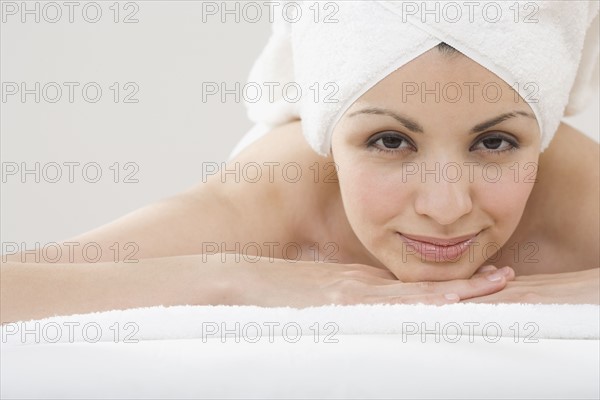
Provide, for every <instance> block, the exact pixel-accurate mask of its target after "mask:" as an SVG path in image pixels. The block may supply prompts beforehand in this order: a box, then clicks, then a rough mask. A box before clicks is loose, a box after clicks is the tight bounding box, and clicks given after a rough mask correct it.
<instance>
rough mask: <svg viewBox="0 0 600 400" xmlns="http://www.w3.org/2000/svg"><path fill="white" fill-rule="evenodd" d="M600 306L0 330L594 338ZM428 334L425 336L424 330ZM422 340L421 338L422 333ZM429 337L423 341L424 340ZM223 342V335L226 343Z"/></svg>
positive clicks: (162, 311) (460, 306) (282, 312)
mask: <svg viewBox="0 0 600 400" xmlns="http://www.w3.org/2000/svg"><path fill="white" fill-rule="evenodd" d="M599 331H600V306H598V305H588V304H578V305H566V304H562V305H559V304H553V305H548V304H544V305H543V304H475V303H470V304H467V303H457V304H448V305H444V306H433V305H422V304H415V305H385V304H377V305H366V304H365V305H354V306H333V305H332V306H322V307H308V308H302V309H296V308H289V307H274V308H265V307H255V306H176V307H148V308H139V309H129V310H122V311H120V310H115V311H109V312H102V313H91V314H82V315H72V316H64V317H53V318H46V319H43V320H39V321H27V322H15V323H10V324H6V325H4V326H2V329H1V332H0V333H1V335H2V343H3V344H6V345H18V344H34V343H55V342H56V343H68V342H96V341H119V342H123V341H125V342H130V341H138V340H148V339H188V338H201V339H203V340H209V339H222V338H223V335H225V334H226V332H229V334H228V336H229V339H228V340H234V339H233V338H232V337H235V336H236V335H237V339H238V340H242V339H241V337H242V336H250V337H253V338H254V337H256V336H259V337H261V338H263V339H266V338H269V337H272V336H282V335H288V336H294V337H295V336H296V335H298V334H299V333H300V332H302V334H303V335H308V336H309V337H310V336H313V335H315V334H319V335H332V336H335V335H338V334H339V335H343V334H401V335H403V337H406V338H407V339H408V338H413V339H414V338H422V339H427V340H435V336H436V335H437V336H438V341H439V340H445V341H449V340H457V339H456V338H457V337H458V339H459V340H463V341H469V340H472V339H474V336H484V338H485V339H486V340H488V339H489V340H491V341H493V340H497V338H500V337H509V338H513V339H514V340H515V341H518V342H535V341H537V340H538V339H598V338H600V332H599ZM427 332H429V333H427ZM423 335H424V336H423ZM427 335H429V336H427ZM225 339H227V338H225Z"/></svg>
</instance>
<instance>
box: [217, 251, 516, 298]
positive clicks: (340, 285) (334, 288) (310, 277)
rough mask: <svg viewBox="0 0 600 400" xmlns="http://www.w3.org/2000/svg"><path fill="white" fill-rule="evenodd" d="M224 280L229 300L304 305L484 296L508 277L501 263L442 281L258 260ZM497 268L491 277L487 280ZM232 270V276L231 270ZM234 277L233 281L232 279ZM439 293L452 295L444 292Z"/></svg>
mask: <svg viewBox="0 0 600 400" xmlns="http://www.w3.org/2000/svg"><path fill="white" fill-rule="evenodd" d="M238 267H239V268H235V269H236V271H242V272H241V275H240V276H239V277H237V276H236V277H235V281H236V282H232V281H230V286H232V287H230V293H231V296H228V298H229V300H230V303H231V304H245V305H259V306H264V307H277V306H291V307H309V306H319V305H329V304H339V305H350V304H376V303H391V304H415V303H423V304H434V305H442V304H449V303H456V302H458V301H460V300H461V299H469V298H473V297H478V296H485V295H490V294H492V293H496V292H498V291H500V290H502V289H503V288H504V287H505V286H506V283H507V281H509V280H510V279H513V278H514V271H513V270H512V269H511V268H509V267H505V268H502V269H501V270H497V269H496V267H493V266H485V267H482V268H480V269H479V270H478V271H477V272H476V273H475V274H474V275H473V276H472V277H471V278H469V279H462V280H453V281H444V282H414V283H413V282H411V283H405V282H400V281H399V280H398V279H397V278H396V277H395V276H394V275H393V274H392V273H391V272H390V271H389V270H384V269H380V268H376V267H372V266H368V265H363V264H334V263H314V262H302V261H298V262H288V261H284V260H274V261H270V262H267V261H264V262H263V260H261V261H260V262H259V263H257V264H254V265H246V266H242V265H239V266H238ZM495 273H498V276H497V279H496V280H489V279H488V277H490V276H491V275H492V274H495ZM234 275H237V273H235V274H234ZM238 282H239V283H238ZM445 295H454V296H450V297H446V296H445Z"/></svg>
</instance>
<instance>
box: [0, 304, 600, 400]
mask: <svg viewBox="0 0 600 400" xmlns="http://www.w3.org/2000/svg"><path fill="white" fill-rule="evenodd" d="M599 311H600V307H598V306H593V305H589V306H557V305H544V306H542V305H518V304H513V305H498V306H495V305H483V304H455V305H450V306H443V307H435V306H423V305H413V306H406V305H404V306H383V305H382V306H366V305H364V306H347V307H333V306H332V307H315V308H309V309H302V310H296V309H288V308H270V309H269V308H259V307H191V306H184V307H170V308H162V307H153V308H148V309H139V310H126V311H112V312H108V313H96V314H86V315H80V316H71V317H56V318H52V319H47V320H42V321H32V322H30V323H29V325H27V326H25V325H23V326H21V327H20V328H23V327H27V328H29V329H33V331H32V332H34V331H35V327H36V325H35V322H38V323H39V324H40V325H39V326H40V329H39V332H41V331H42V329H43V328H41V327H43V326H46V327H49V326H54V325H51V323H54V324H58V325H59V326H60V325H62V326H64V324H65V323H79V324H80V325H79V327H81V326H83V325H85V324H91V323H96V324H98V326H99V327H100V329H101V330H102V334H103V335H102V337H101V339H100V341H99V342H97V343H91V340H90V339H91V338H92V337H93V336H95V329H91V330H90V331H89V332H88V335H87V339H86V338H85V337H84V336H83V335H79V336H78V335H77V334H75V335H74V337H73V342H72V343H69V342H70V341H71V340H68V339H69V338H68V337H67V335H63V336H64V337H62V338H61V341H62V342H59V343H54V344H51V343H47V341H44V340H43V339H44V337H45V338H46V339H48V338H50V336H51V332H50V329H48V330H47V331H46V332H45V333H44V334H41V337H40V339H42V340H38V342H39V343H38V344H36V343H35V337H34V334H33V333H30V334H29V335H28V336H26V337H25V339H27V340H28V341H29V343H30V344H22V340H21V338H18V339H15V338H17V337H19V335H18V334H11V335H7V329H8V330H10V329H11V328H9V327H8V326H5V327H4V328H3V329H2V334H3V335H4V336H3V340H2V349H1V350H2V352H1V367H2V368H1V369H0V374H1V375H0V379H1V382H2V385H1V391H0V394H1V396H2V398H149V397H151V398H307V397H309V398H314V397H319V398H531V397H535V398H598V397H599V396H600V384H599V379H598V378H599V376H600V366H599V357H600V343H599V341H598V330H599V329H600V327H599V324H598V321H599V319H600V313H599ZM468 321H471V322H473V323H479V325H480V326H483V325H484V324H488V326H494V325H493V324H494V323H495V324H497V326H499V327H500V329H501V330H502V334H503V336H501V337H497V335H496V331H495V330H492V331H489V332H488V333H487V334H485V333H484V332H483V331H482V330H480V331H479V334H477V333H476V332H475V330H473V331H472V332H473V334H468V330H467V329H462V330H461V332H460V335H459V332H458V331H457V330H453V329H450V328H452V327H453V326H455V325H453V324H456V325H458V326H459V327H460V326H464V323H465V322H468ZM527 321H529V322H530V323H533V324H537V325H538V327H539V329H538V330H537V332H536V333H535V334H534V335H532V330H531V329H527V330H526V329H524V328H523V327H524V325H523V324H524V323H525V322H527ZM126 322H131V323H135V324H136V325H137V327H139V330H138V331H137V332H135V333H134V334H133V336H132V337H130V338H129V341H130V342H129V343H124V339H125V335H126V334H128V333H129V334H131V333H132V332H133V330H132V329H124V324H125V323H126ZM235 322H238V323H239V324H240V328H239V329H240V332H242V331H243V330H244V327H254V326H255V325H253V324H256V325H258V326H261V327H264V326H265V325H264V324H265V323H268V322H273V323H276V322H279V323H280V325H279V327H278V328H273V333H274V334H273V335H269V334H268V329H265V330H263V332H261V335H262V336H260V337H259V336H257V334H258V331H256V330H252V329H247V330H246V331H245V333H246V336H244V337H242V336H241V335H240V336H238V335H233V334H231V333H230V334H229V335H222V334H221V333H222V332H218V333H217V334H215V333H212V334H210V335H209V334H207V332H208V331H207V327H208V328H210V327H214V325H213V324H216V325H217V326H221V324H225V328H227V329H230V330H231V331H235V330H236V329H235ZM315 322H317V323H319V329H318V331H319V333H320V334H319V335H317V336H315V335H314V332H315V330H316V329H317V328H316V326H315V325H314V324H315ZM326 322H331V323H333V324H335V326H336V327H337V329H338V331H337V332H335V331H334V329H331V328H329V329H324V323H326ZM435 322H438V323H439V324H440V328H438V329H436V327H435ZM115 323H118V324H119V325H118V326H117V325H115ZM202 323H204V325H203V324H202ZM286 323H287V324H289V326H293V324H297V325H298V326H300V328H301V329H302V330H303V331H306V332H305V333H307V334H305V335H304V336H301V337H298V341H297V342H293V341H294V340H296V339H297V337H296V332H295V329H290V330H289V331H288V332H287V333H284V331H283V330H282V329H281V327H282V326H283V325H284V324H286ZM514 323H518V324H519V328H516V326H515V325H514ZM414 324H416V326H417V327H420V326H421V324H425V328H427V329H429V330H430V331H431V332H436V333H437V339H436V335H435V334H434V333H430V334H427V335H421V333H422V332H417V333H415V332H413V331H411V330H412V329H413V328H414V327H415V325H414ZM511 324H512V326H513V329H512V330H511V329H507V330H505V329H504V328H505V327H508V328H510V326H511ZM90 326H92V325H90ZM111 326H112V327H113V329H112V330H111V329H110V327H111ZM202 326H204V328H205V329H204V330H203V329H202ZM272 326H274V325H272ZM311 326H312V327H313V328H312V329H311ZM15 327H16V326H13V327H12V328H15ZM79 327H77V328H79ZM444 327H449V329H446V331H444ZM402 328H404V329H402ZM516 329H518V331H519V332H520V333H521V334H519V335H516V336H515V331H516ZM74 331H75V332H81V329H76V328H74ZM115 331H118V332H119V333H120V335H119V343H114V342H113V340H114V335H115ZM384 332H389V334H384ZM582 333H584V334H582ZM63 334H64V332H63ZM328 334H329V336H327V335H328ZM551 336H555V337H564V338H563V339H547V338H543V337H551ZM570 336H571V338H568V337H570ZM582 336H587V337H589V338H588V339H581V338H578V339H576V338H573V337H582ZM186 337H188V338H186ZM257 337H258V338H259V339H258V340H256V338H257ZM52 338H54V336H53V337H52ZM152 338H153V339H154V340H152ZM175 338H177V339H175ZM456 338H459V339H458V340H456ZM65 339H67V340H65ZM27 340H26V341H27ZM94 340H95V337H94ZM136 340H137V343H136V342H135V341H136ZM253 340H255V342H254V343H253V342H252V341H253ZM336 340H337V342H336Z"/></svg>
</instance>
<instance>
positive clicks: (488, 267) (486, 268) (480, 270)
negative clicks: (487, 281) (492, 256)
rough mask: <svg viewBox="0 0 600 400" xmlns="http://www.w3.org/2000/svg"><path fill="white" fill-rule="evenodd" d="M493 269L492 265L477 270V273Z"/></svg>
mask: <svg viewBox="0 0 600 400" xmlns="http://www.w3.org/2000/svg"><path fill="white" fill-rule="evenodd" d="M495 269H496V267H494V266H493V265H486V266H485V267H481V268H480V269H479V272H488V271H494V270H495Z"/></svg>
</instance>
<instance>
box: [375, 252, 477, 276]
mask: <svg viewBox="0 0 600 400" xmlns="http://www.w3.org/2000/svg"><path fill="white" fill-rule="evenodd" d="M384 264H385V265H386V266H387V268H388V269H389V270H390V271H391V272H392V274H394V275H395V276H396V278H398V280H400V281H402V282H424V281H429V282H441V281H451V280H455V279H469V278H470V277H471V276H473V274H474V273H475V271H477V268H478V267H479V266H478V265H473V264H471V263H465V262H462V263H461V262H455V263H428V262H423V261H421V260H419V259H418V258H417V259H415V260H413V259H411V260H407V262H404V263H402V264H400V265H397V263H384ZM394 264H396V265H394Z"/></svg>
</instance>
